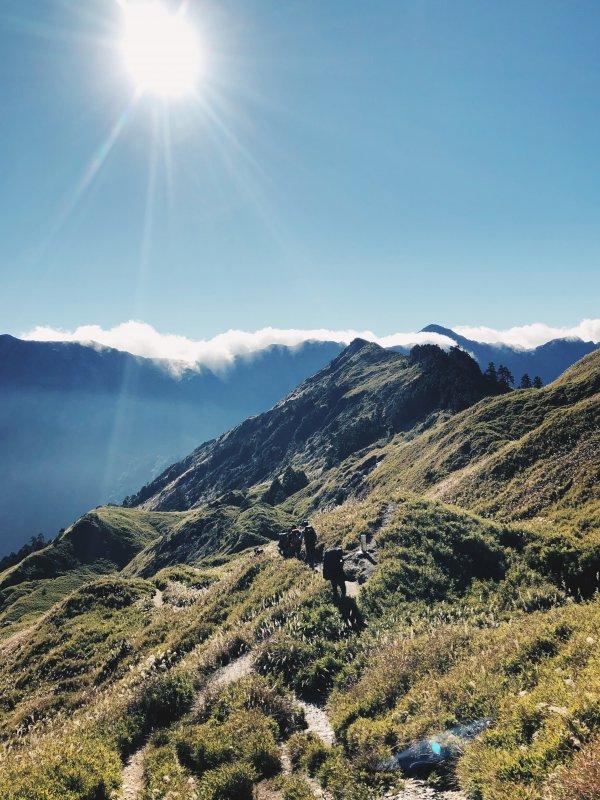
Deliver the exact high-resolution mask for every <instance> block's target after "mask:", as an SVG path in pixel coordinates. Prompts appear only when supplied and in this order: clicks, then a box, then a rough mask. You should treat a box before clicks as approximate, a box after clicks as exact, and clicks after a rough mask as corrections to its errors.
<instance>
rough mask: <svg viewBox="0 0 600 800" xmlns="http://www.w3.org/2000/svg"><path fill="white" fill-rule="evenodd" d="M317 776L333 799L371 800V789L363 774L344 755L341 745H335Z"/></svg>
mask: <svg viewBox="0 0 600 800" xmlns="http://www.w3.org/2000/svg"><path fill="white" fill-rule="evenodd" d="M317 776H318V778H319V780H320V782H321V784H322V785H323V786H324V787H325V788H326V789H327V790H328V791H329V793H330V794H331V796H332V798H333V800H369V798H370V795H371V793H370V791H369V789H368V788H367V786H366V785H365V784H364V782H363V781H362V780H361V775H360V774H359V773H358V772H357V770H356V769H355V768H354V767H353V766H352V764H351V763H350V762H349V761H348V760H347V759H346V758H345V757H344V754H343V752H342V750H341V748H339V747H334V748H333V749H332V750H331V752H330V754H329V756H328V757H327V759H326V760H325V761H324V763H323V765H322V766H321V768H320V769H319V771H318V773H317Z"/></svg>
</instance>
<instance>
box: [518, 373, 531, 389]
mask: <svg viewBox="0 0 600 800" xmlns="http://www.w3.org/2000/svg"><path fill="white" fill-rule="evenodd" d="M519 389H531V378H530V377H529V375H528V374H527V373H525V374H524V375H523V377H522V378H521V383H520V384H519Z"/></svg>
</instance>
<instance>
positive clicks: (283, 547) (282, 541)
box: [277, 531, 291, 558]
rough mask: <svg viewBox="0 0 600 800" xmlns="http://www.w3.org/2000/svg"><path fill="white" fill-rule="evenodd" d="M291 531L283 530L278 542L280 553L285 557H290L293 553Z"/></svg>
mask: <svg viewBox="0 0 600 800" xmlns="http://www.w3.org/2000/svg"><path fill="white" fill-rule="evenodd" d="M290 535H291V534H290V531H282V532H281V533H280V534H279V540H278V542H277V547H278V549H279V553H280V555H281V556H283V558H288V557H289V556H290V554H291V542H290Z"/></svg>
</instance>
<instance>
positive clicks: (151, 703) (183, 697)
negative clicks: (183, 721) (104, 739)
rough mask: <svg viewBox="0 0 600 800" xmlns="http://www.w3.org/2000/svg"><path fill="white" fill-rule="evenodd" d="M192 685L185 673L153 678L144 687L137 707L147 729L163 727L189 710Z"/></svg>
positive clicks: (192, 697) (191, 701) (192, 698)
mask: <svg viewBox="0 0 600 800" xmlns="http://www.w3.org/2000/svg"><path fill="white" fill-rule="evenodd" d="M193 701H194V686H193V684H192V681H191V678H190V677H189V675H187V674H185V673H181V672H179V673H174V674H167V675H164V676H161V677H159V678H156V679H154V680H153V681H152V682H151V683H150V685H149V686H148V687H147V688H146V690H145V692H144V694H143V695H142V697H141V699H140V700H139V703H138V708H139V711H140V713H141V715H142V716H143V719H144V721H145V726H146V728H147V729H151V728H155V727H157V728H158V727H163V726H164V725H169V724H170V723H171V722H174V721H175V720H176V719H179V717H181V716H183V715H184V714H185V713H186V712H187V711H189V710H190V708H191V706H192V703H193Z"/></svg>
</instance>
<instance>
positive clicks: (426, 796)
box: [382, 778, 466, 800]
mask: <svg viewBox="0 0 600 800" xmlns="http://www.w3.org/2000/svg"><path fill="white" fill-rule="evenodd" d="M382 800H383V799H382ZM385 800H466V798H465V796H464V794H462V792H442V791H440V790H439V789H434V788H433V787H432V786H428V785H427V784H426V783H425V781H417V780H413V779H408V778H407V779H406V780H405V781H404V789H403V790H402V791H401V792H398V793H396V794H394V793H392V794H387V795H385Z"/></svg>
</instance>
